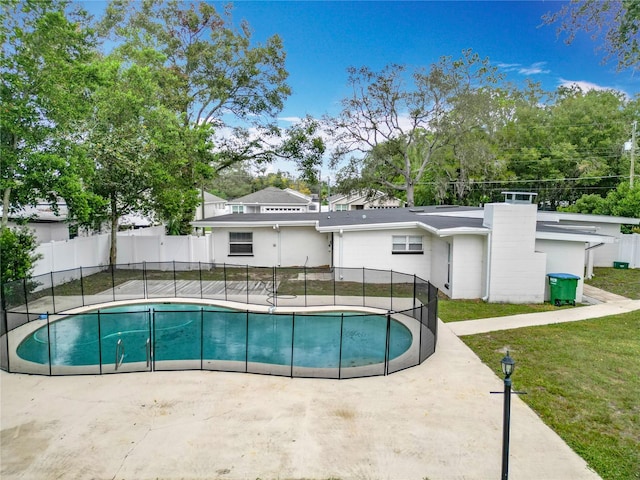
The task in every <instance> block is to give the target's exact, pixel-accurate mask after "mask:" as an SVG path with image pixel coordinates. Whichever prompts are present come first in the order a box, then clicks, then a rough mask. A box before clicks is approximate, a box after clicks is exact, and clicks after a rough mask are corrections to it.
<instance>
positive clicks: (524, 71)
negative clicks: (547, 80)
mask: <svg viewBox="0 0 640 480" xmlns="http://www.w3.org/2000/svg"><path fill="white" fill-rule="evenodd" d="M546 64H547V62H535V63H532V64H531V65H529V66H528V67H522V68H520V69H518V73H519V74H521V75H539V74H541V73H549V72H550V70H548V69H545V68H544V66H545V65H546Z"/></svg>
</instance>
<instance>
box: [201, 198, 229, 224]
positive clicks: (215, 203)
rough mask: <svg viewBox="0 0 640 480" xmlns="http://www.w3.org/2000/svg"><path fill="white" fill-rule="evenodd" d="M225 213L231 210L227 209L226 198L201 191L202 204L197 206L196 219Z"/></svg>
mask: <svg viewBox="0 0 640 480" xmlns="http://www.w3.org/2000/svg"><path fill="white" fill-rule="evenodd" d="M225 213H229V211H228V210H227V201H226V200H225V199H224V198H220V197H218V196H217V195H213V194H212V193H209V192H201V201H200V205H198V207H197V208H196V218H195V219H196V220H202V219H203V218H209V217H215V216H217V215H224V214H225Z"/></svg>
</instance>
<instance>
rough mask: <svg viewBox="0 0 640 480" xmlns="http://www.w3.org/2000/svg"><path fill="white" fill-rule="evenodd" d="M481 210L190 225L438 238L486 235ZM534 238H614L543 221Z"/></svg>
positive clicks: (279, 216)
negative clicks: (408, 231)
mask: <svg viewBox="0 0 640 480" xmlns="http://www.w3.org/2000/svg"><path fill="white" fill-rule="evenodd" d="M482 211H483V209H482V208H479V207H457V206H445V207H443V206H428V207H412V208H394V209H379V210H352V211H344V212H321V213H248V214H243V215H234V214H229V215H221V216H218V217H211V218H207V219H204V220H200V221H197V222H193V225H195V226H199V227H227V228H234V227H274V226H312V227H315V228H316V229H317V230H318V231H319V232H338V231H340V230H347V231H363V230H384V229H389V230H391V229H399V228H420V229H423V230H427V231H429V232H431V233H433V234H434V235H437V236H440V237H446V236H451V235H465V234H474V235H487V234H488V233H490V232H491V229H490V228H489V227H486V226H484V225H483V215H482ZM536 238H539V239H547V240H565V241H579V242H595V243H600V242H602V243H611V242H613V241H614V239H613V237H610V236H606V235H599V234H596V233H593V232H592V231H588V229H585V230H579V229H576V228H567V227H564V226H562V225H559V224H549V223H548V222H544V221H538V222H537V224H536Z"/></svg>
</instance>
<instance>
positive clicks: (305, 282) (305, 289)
mask: <svg viewBox="0 0 640 480" xmlns="http://www.w3.org/2000/svg"><path fill="white" fill-rule="evenodd" d="M303 268H304V306H305V307H306V306H307V266H306V265H305V266H304V267H303Z"/></svg>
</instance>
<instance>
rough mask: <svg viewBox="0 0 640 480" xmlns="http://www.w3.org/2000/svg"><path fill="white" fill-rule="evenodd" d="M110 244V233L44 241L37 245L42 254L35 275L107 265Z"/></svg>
mask: <svg viewBox="0 0 640 480" xmlns="http://www.w3.org/2000/svg"><path fill="white" fill-rule="evenodd" d="M109 245H110V242H109V234H108V233H105V234H102V235H93V236H91V237H76V238H74V239H72V240H65V241H63V242H49V243H42V244H40V245H38V247H36V251H35V253H36V254H38V255H41V258H40V260H38V261H37V262H36V264H35V266H34V269H33V276H37V275H44V274H45V273H49V272H59V271H62V270H72V269H74V268H78V267H89V266H94V265H106V264H108V263H109Z"/></svg>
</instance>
